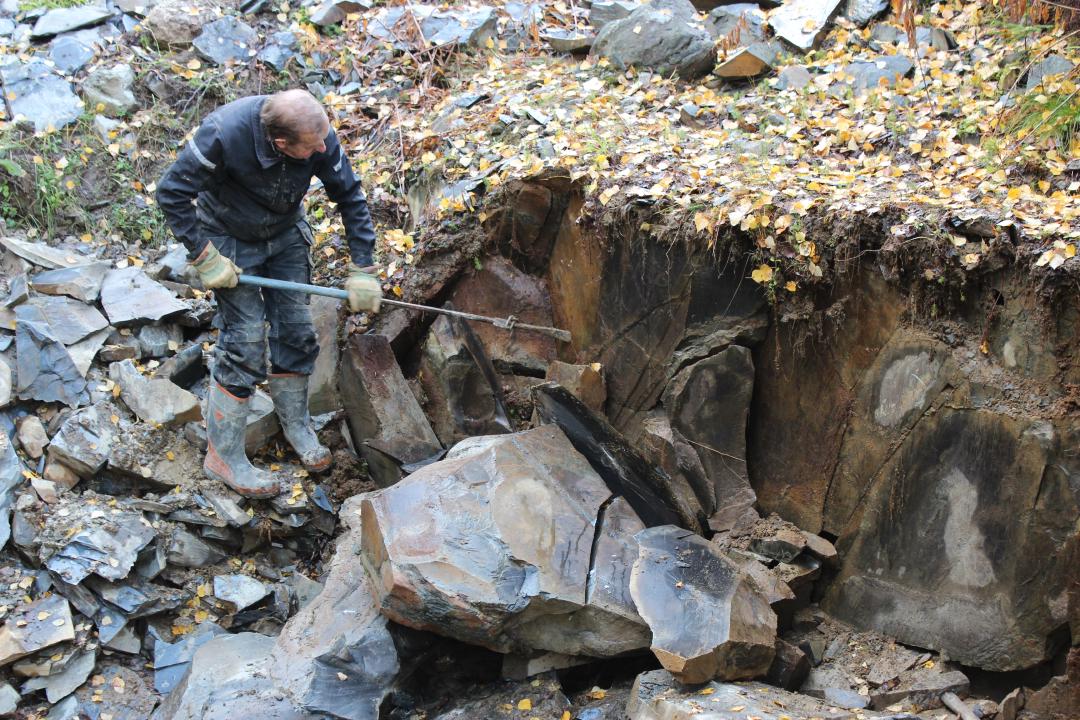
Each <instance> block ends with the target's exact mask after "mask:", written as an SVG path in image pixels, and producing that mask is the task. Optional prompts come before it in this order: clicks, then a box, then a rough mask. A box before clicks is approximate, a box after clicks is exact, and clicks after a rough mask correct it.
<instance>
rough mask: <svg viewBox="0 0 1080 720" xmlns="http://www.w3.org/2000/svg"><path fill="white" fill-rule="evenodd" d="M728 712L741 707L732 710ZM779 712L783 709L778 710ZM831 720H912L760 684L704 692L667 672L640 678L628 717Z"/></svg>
mask: <svg viewBox="0 0 1080 720" xmlns="http://www.w3.org/2000/svg"><path fill="white" fill-rule="evenodd" d="M732 708H739V709H738V710H732ZM781 709H782V710H781ZM778 713H782V714H783V715H786V716H788V717H790V718H792V719H793V720H794V719H796V718H798V719H800V720H801V719H802V718H817V717H821V718H830V720H854V719H855V718H856V717H858V718H861V719H863V720H875V719H876V718H880V719H881V720H886V719H888V720H916V719H915V716H913V715H908V714H907V713H899V714H898V713H876V712H871V711H860V712H859V713H858V715H856V714H855V713H852V712H844V711H838V710H837V709H836V708H834V707H832V706H830V705H828V704H827V703H824V702H822V701H820V700H816V699H814V698H810V697H806V696H805V695H800V694H798V693H793V692H788V691H786V690H781V689H780V688H776V687H773V686H772V685H765V684H764V683H759V682H749V683H739V684H737V685H735V684H728V683H721V682H710V683H709V684H708V685H706V686H705V687H685V686H683V685H681V684H680V683H679V682H678V681H677V680H676V679H675V678H674V677H673V676H672V675H671V673H669V672H667V671H666V670H652V671H650V672H646V673H642V674H641V675H638V677H637V679H636V680H635V681H634V687H633V689H632V690H631V691H630V701H629V702H628V703H627V706H626V714H627V716H628V717H629V718H630V720H695V718H712V717H715V718H718V719H721V718H722V719H724V720H727V718H733V719H734V718H744V717H755V716H756V717H762V718H774V717H779V715H778Z"/></svg>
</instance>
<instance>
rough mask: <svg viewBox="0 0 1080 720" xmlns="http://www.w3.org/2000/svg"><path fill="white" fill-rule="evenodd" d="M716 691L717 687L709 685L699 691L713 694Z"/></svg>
mask: <svg viewBox="0 0 1080 720" xmlns="http://www.w3.org/2000/svg"><path fill="white" fill-rule="evenodd" d="M714 692H716V688H711V687H707V688H702V689H701V690H700V691H698V695H712V694H713V693H714Z"/></svg>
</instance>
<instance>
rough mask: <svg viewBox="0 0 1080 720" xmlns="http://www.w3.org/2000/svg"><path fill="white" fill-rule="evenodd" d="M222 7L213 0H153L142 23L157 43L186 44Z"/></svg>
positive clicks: (216, 16) (175, 45) (169, 44)
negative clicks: (160, 0) (154, 0)
mask: <svg viewBox="0 0 1080 720" xmlns="http://www.w3.org/2000/svg"><path fill="white" fill-rule="evenodd" d="M215 10H218V11H220V7H219V6H218V5H216V4H215V3H213V2H210V0H162V2H156V3H154V6H153V7H152V8H150V12H148V13H147V14H146V17H145V18H144V19H143V21H142V22H141V23H139V24H140V25H141V26H142V27H143V28H144V29H145V30H147V31H148V32H149V33H150V34H151V35H152V36H153V38H154V40H155V41H156V42H158V43H159V44H161V45H168V46H172V47H186V46H188V45H190V44H191V41H192V40H194V39H195V37H196V36H197V35H198V34H199V33H201V32H202V29H203V27H205V26H206V25H208V24H209V23H211V22H213V21H214V20H216V19H218V15H217V13H216V12H215Z"/></svg>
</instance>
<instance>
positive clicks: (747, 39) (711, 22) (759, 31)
mask: <svg viewBox="0 0 1080 720" xmlns="http://www.w3.org/2000/svg"><path fill="white" fill-rule="evenodd" d="M764 25H765V13H764V12H762V11H761V8H759V7H758V6H757V4H755V3H732V4H730V5H720V6H719V7H715V8H713V9H712V10H710V11H709V19H708V20H707V21H706V23H705V27H707V28H708V30H709V32H710V33H711V34H712V36H713V37H714V38H716V39H717V40H725V41H726V42H728V43H729V44H735V45H751V44H753V43H754V42H755V41H761V40H764V39H765V28H764ZM736 30H738V33H737V34H736Z"/></svg>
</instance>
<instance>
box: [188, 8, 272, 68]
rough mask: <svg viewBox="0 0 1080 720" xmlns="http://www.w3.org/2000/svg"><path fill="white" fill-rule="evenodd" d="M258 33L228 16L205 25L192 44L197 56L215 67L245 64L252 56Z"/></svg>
mask: <svg viewBox="0 0 1080 720" xmlns="http://www.w3.org/2000/svg"><path fill="white" fill-rule="evenodd" d="M258 39H259V36H258V33H256V32H255V30H254V29H252V28H251V26H250V25H247V24H245V23H243V22H241V21H240V20H238V19H237V18H235V17H233V16H231V15H229V16H226V17H223V18H221V19H220V20H215V21H214V22H212V23H210V24H209V25H207V26H206V27H205V28H204V29H203V31H202V33H200V34H199V36H198V37H196V38H195V39H194V40H193V41H192V44H193V45H194V46H195V49H196V50H197V51H198V52H199V54H200V55H201V56H202V57H204V58H206V59H207V60H209V61H210V62H212V63H215V64H217V65H225V64H227V63H229V62H232V61H236V62H244V63H246V62H247V61H248V60H249V59H250V58H251V57H252V56H253V55H254V54H255V49H254V45H255V43H256V42H257V41H258Z"/></svg>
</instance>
